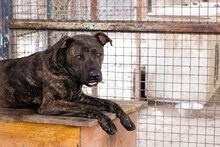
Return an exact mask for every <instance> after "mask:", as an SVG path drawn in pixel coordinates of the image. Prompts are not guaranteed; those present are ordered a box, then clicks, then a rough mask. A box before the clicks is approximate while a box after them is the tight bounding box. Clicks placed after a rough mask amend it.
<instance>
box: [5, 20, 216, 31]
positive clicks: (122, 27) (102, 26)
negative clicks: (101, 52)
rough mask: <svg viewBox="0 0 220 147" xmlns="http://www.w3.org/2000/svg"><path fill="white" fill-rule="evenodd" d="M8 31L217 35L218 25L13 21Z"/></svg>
mask: <svg viewBox="0 0 220 147" xmlns="http://www.w3.org/2000/svg"><path fill="white" fill-rule="evenodd" d="M9 28H10V29H29V30H64V31H65V30H67V31H75V30H78V31H79V30H82V31H108V32H110V31H111V32H112V31H114V32H115V31H116V32H155V33H166V32H169V33H205V34H207V33H208V34H219V33H220V25H219V24H216V23H192V22H190V23H185V22H184V23H183V22H182V23H178V22H144V21H141V22H140V21H139V22H132V21H111V22H110V21H108V22H105V21H85V22H84V21H71V22H70V21H69V22H68V21H66V22H61V21H50V20H39V21H37V20H13V21H11V22H10V25H9Z"/></svg>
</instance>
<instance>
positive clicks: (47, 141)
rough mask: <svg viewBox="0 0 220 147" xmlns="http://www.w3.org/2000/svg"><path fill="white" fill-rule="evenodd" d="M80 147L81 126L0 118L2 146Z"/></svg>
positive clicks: (0, 141)
mask: <svg viewBox="0 0 220 147" xmlns="http://www.w3.org/2000/svg"><path fill="white" fill-rule="evenodd" d="M58 146H59V147H79V146H80V128H79V127H70V126H61V125H51V124H34V123H24V122H12V121H3V120H0V147H58Z"/></svg>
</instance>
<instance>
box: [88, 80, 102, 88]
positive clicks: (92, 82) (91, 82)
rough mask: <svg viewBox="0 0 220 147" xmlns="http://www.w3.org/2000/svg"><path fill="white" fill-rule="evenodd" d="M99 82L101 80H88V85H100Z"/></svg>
mask: <svg viewBox="0 0 220 147" xmlns="http://www.w3.org/2000/svg"><path fill="white" fill-rule="evenodd" d="M98 83H99V82H98V81H96V80H91V81H88V82H86V86H89V87H92V86H96V85H98Z"/></svg>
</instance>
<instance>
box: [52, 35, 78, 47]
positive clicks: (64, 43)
mask: <svg viewBox="0 0 220 147" xmlns="http://www.w3.org/2000/svg"><path fill="white" fill-rule="evenodd" d="M72 42H74V39H73V38H72V37H69V36H64V37H63V38H61V39H60V40H59V41H58V42H57V43H55V44H54V45H53V48H55V49H67V48H69V47H70V45H71V43H72Z"/></svg>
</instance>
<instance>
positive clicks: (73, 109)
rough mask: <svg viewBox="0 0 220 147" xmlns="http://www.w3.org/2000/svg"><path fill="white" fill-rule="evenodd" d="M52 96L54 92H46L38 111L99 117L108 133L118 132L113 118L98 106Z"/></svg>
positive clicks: (46, 113)
mask: <svg viewBox="0 0 220 147" xmlns="http://www.w3.org/2000/svg"><path fill="white" fill-rule="evenodd" d="M51 96H52V94H51V93H50V92H47V93H45V94H44V97H43V102H42V104H41V106H40V107H39V109H38V113H40V114H44V115H65V116H76V117H85V118H92V119H97V120H98V123H99V124H100V126H101V127H102V129H103V130H104V131H106V132H107V133H108V134H110V135H113V134H115V133H116V132H117V128H116V127H115V125H114V123H113V122H112V120H111V119H110V118H109V117H108V116H106V115H105V114H103V113H102V112H101V111H100V110H99V109H97V108H96V107H93V106H90V105H84V104H79V103H76V102H69V101H65V100H55V99H54V98H53V97H51Z"/></svg>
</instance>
